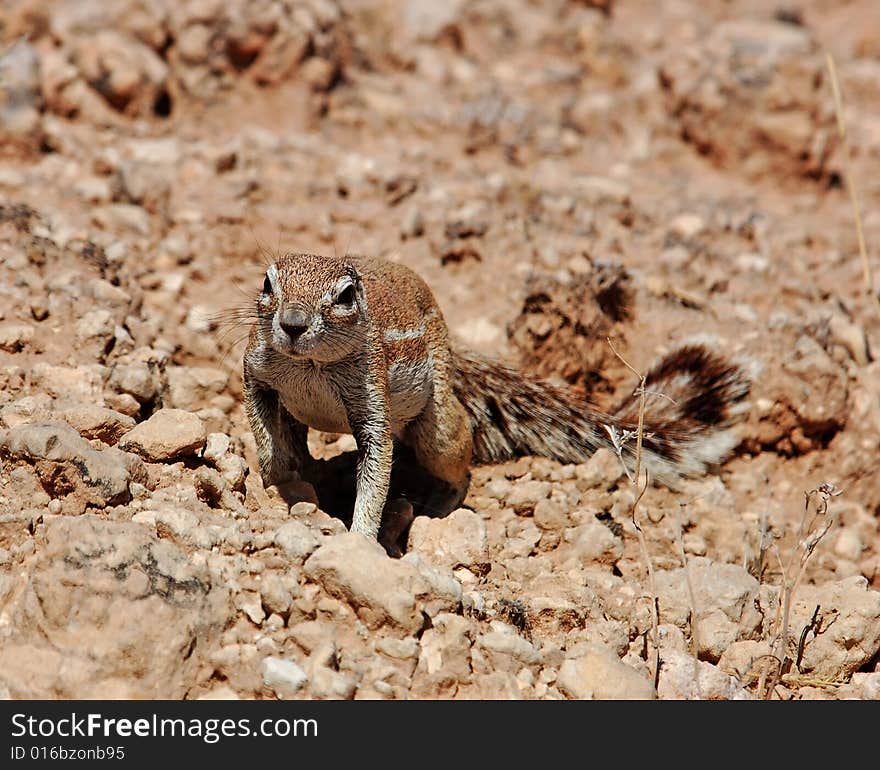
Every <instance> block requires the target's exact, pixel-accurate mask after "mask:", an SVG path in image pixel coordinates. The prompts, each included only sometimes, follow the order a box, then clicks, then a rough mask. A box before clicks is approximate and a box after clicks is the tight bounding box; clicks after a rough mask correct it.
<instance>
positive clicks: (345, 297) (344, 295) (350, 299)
mask: <svg viewBox="0 0 880 770" xmlns="http://www.w3.org/2000/svg"><path fill="white" fill-rule="evenodd" d="M354 297H355V290H354V284H353V283H350V284H348V286H346V287H345V288H344V289H343V290H342V291H341V292H339V295H338V296H337V297H336V304H337V305H352V304H354Z"/></svg>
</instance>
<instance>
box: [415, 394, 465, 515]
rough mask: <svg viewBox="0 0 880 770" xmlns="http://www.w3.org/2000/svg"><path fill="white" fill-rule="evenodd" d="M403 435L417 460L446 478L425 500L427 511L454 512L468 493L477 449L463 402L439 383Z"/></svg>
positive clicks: (426, 468) (427, 468)
mask: <svg viewBox="0 0 880 770" xmlns="http://www.w3.org/2000/svg"><path fill="white" fill-rule="evenodd" d="M402 439H403V442H404V443H405V444H406V445H407V446H409V447H410V448H411V449H412V450H413V453H414V454H415V459H416V462H417V463H418V464H419V465H420V466H421V467H422V468H424V469H425V470H426V471H427V472H428V473H430V474H431V475H432V476H434V477H435V478H436V479H438V480H439V481H441V482H443V484H442V487H443V488H440V489H437V490H434V491H433V492H432V493H431V494H430V495H429V496H428V498H427V499H426V500H425V502H424V504H423V507H424V509H425V513H427V514H429V515H435V516H438V515H445V514H447V513H451V512H452V511H453V510H455V508H457V507H458V506H459V505H460V504H461V502H462V500H464V497H465V495H466V494H467V490H468V486H469V483H470V471H469V469H470V463H471V455H472V453H473V436H472V433H471V423H470V419H469V417H468V414H467V412H466V411H465V409H464V407H463V406H462V405H461V402H460V401H459V400H458V399H457V398H456V397H455V396H454V395H453V394H452V393H451V392H449V391H447V390H446V389H445V388H442V387H436V384H435V390H434V393H433V395H432V398H431V399H430V400H429V402H428V404H427V405H426V406H425V408H424V409H423V410H422V412H421V413H420V414H419V415H418V416H417V417H416V418H415V419H414V420H413V421H412V422H410V423H409V424H408V425H407V426H406V429H405V430H404V433H403V436H402Z"/></svg>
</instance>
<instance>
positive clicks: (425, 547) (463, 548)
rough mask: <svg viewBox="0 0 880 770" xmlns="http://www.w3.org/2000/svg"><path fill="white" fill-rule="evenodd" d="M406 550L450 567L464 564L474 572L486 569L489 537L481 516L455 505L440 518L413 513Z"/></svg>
mask: <svg viewBox="0 0 880 770" xmlns="http://www.w3.org/2000/svg"><path fill="white" fill-rule="evenodd" d="M407 550H408V551H410V552H413V551H415V552H417V553H420V554H422V555H423V556H424V557H425V558H427V559H428V560H430V561H432V562H434V563H435V564H441V565H443V566H444V567H449V568H450V569H456V568H457V567H467V568H468V569H469V570H471V572H473V573H474V574H475V575H485V574H486V573H487V572H488V571H489V567H490V561H489V540H488V536H487V534H486V525H485V523H484V522H483V519H482V517H481V516H480V515H479V514H477V513H474V512H473V511H471V510H468V509H467V508H459V509H458V510H455V511H453V512H452V513H451V514H449V516H446V517H445V518H442V519H432V518H429V517H427V516H417V517H416V518H415V520H414V521H413V523H412V526H411V527H410V531H409V541H408V545H407Z"/></svg>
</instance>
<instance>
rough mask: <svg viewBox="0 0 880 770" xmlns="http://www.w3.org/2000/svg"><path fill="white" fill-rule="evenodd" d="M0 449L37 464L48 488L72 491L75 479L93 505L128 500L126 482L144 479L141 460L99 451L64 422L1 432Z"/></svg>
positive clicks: (38, 471) (116, 453) (86, 498)
mask: <svg viewBox="0 0 880 770" xmlns="http://www.w3.org/2000/svg"><path fill="white" fill-rule="evenodd" d="M0 447H3V448H4V449H6V450H7V451H8V452H9V454H10V455H11V456H12V457H19V458H24V459H27V460H29V461H31V462H34V463H35V464H36V469H37V474H38V475H39V476H41V477H42V480H43V485H44V486H47V485H48V486H47V488H51V487H55V486H57V487H59V491H60V493H61V494H62V495H63V494H66V493H67V492H69V491H71V490H69V489H68V488H67V486H68V483H69V482H70V481H71V480H73V481H74V483H75V481H76V479H77V478H78V479H79V480H80V482H81V483H79V484H77V487H78V492H79V493H80V494H81V495H83V497H84V499H85V500H86V501H87V502H89V503H92V504H93V505H101V506H104V505H113V504H116V503H120V502H124V501H126V500H127V499H128V498H129V496H130V495H129V487H128V485H129V481H130V480H132V479H134V480H138V479H140V480H143V479H144V478H145V476H146V474H145V471H144V469H143V465H142V463H141V462H140V460H139V459H138V458H136V457H134V456H132V455H128V454H126V453H125V452H120V451H119V450H118V449H115V448H112V447H111V448H109V449H105V450H102V451H99V450H97V449H95V448H94V447H93V446H92V445H91V444H90V443H89V442H88V441H86V440H85V439H84V438H83V437H82V436H80V435H79V433H77V432H76V431H75V430H74V429H73V428H71V427H70V426H69V425H67V424H65V423H33V424H30V425H25V426H22V427H19V428H14V429H10V430H8V431H6V432H5V433H0Z"/></svg>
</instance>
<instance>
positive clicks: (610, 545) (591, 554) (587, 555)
mask: <svg viewBox="0 0 880 770" xmlns="http://www.w3.org/2000/svg"><path fill="white" fill-rule="evenodd" d="M564 539H565V541H566V542H567V543H568V544H569V547H570V548H571V552H572V554H573V555H574V556H575V558H576V559H577V560H578V561H579V562H581V563H586V562H593V561H597V562H601V563H603V564H613V563H614V562H616V561H617V560H618V559H620V558H621V557H622V556H623V540H621V539H620V538H619V537H618V536H617V535H615V534H614V533H613V532H612V531H611V530H610V529H609V528H608V527H606V526H605V525H604V524H602V523H601V522H598V521H592V522H588V523H587V524H581V525H580V526H578V527H574V528H573V529H568V530H566V531H565V535H564Z"/></svg>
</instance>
